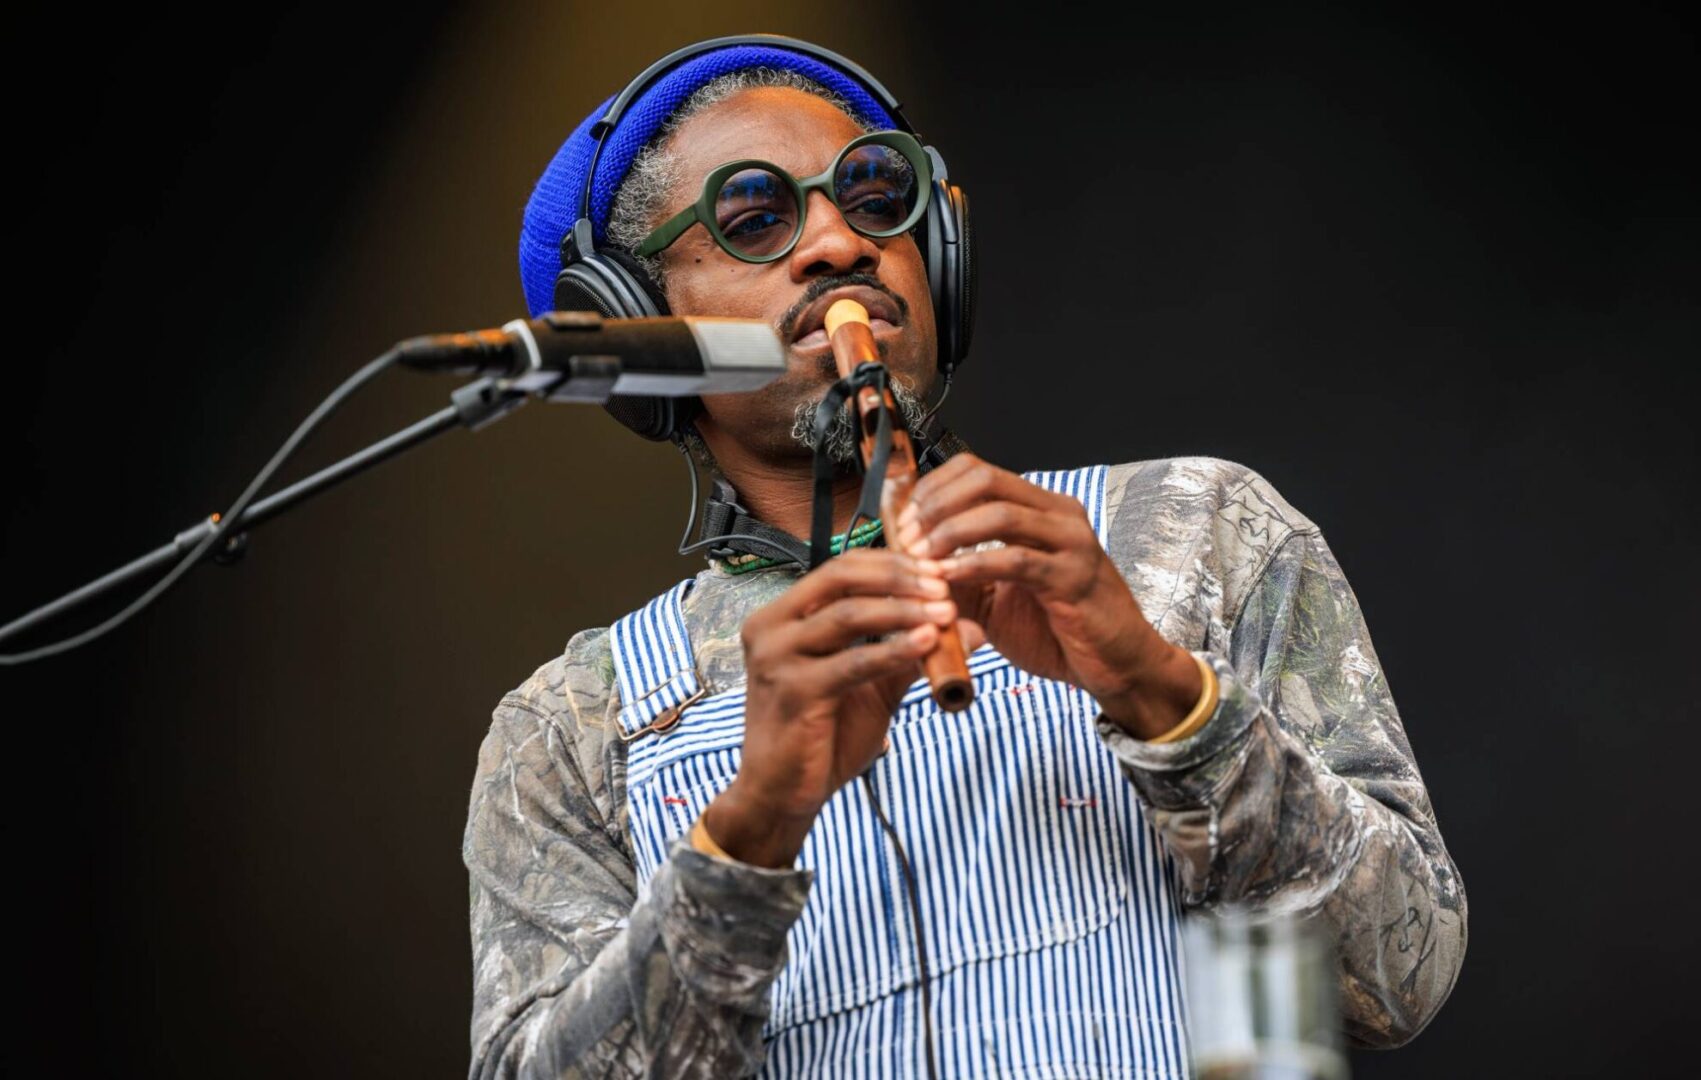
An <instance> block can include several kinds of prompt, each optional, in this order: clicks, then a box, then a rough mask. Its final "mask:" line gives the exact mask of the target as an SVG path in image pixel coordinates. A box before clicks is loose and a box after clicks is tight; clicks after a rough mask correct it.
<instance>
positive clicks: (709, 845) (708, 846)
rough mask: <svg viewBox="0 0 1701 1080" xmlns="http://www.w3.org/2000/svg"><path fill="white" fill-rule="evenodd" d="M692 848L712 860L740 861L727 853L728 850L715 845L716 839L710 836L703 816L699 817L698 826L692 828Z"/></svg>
mask: <svg viewBox="0 0 1701 1080" xmlns="http://www.w3.org/2000/svg"><path fill="white" fill-rule="evenodd" d="M691 846H692V847H693V848H695V849H696V850H698V851H701V852H702V853H703V854H705V855H708V856H710V857H712V858H716V859H725V860H726V861H727V862H737V861H738V860H737V859H735V858H733V857H732V856H731V855H728V854H727V853H726V848H723V847H721V846H720V845H719V844H717V843H715V838H714V837H712V836H710V835H709V830H708V829H707V828H706V827H704V825H703V816H702V815H701V814H699V815H697V822H696V824H694V825H692V826H691Z"/></svg>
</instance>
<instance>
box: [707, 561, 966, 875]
mask: <svg viewBox="0 0 1701 1080" xmlns="http://www.w3.org/2000/svg"><path fill="white" fill-rule="evenodd" d="M949 597H950V587H949V586H948V585H947V584H946V582H945V579H944V578H943V577H942V576H941V575H940V573H939V565H938V563H936V562H933V561H931V560H927V559H917V558H915V557H913V556H911V555H907V554H904V553H902V552H899V551H894V550H891V549H888V548H853V549H851V550H850V551H847V552H846V553H844V554H843V555H840V556H838V557H836V558H833V559H829V560H828V561H827V562H825V563H823V564H822V565H821V566H819V567H817V568H816V569H814V570H812V571H810V572H809V573H807V574H805V575H804V576H803V577H802V578H800V579H799V580H798V582H797V584H795V585H793V586H792V587H791V588H790V589H788V590H787V591H786V592H785V593H784V594H783V595H781V596H780V597H779V599H777V600H774V601H773V602H771V603H769V604H768V605H767V606H766V607H763V608H761V609H760V610H758V611H757V612H755V613H754V614H753V615H751V616H750V617H749V618H748V619H746V620H745V621H744V626H743V628H742V630H741V637H742V639H743V643H744V668H745V675H746V678H747V686H746V690H745V705H744V752H743V758H742V762H741V764H740V766H739V770H738V775H737V776H736V777H734V779H733V782H732V783H731V784H730V785H728V787H727V789H726V790H725V791H723V792H721V793H720V795H718V796H716V797H715V800H714V801H713V802H711V803H710V804H709V806H708V808H707V809H705V810H704V812H703V825H704V827H705V828H706V829H707V830H708V832H709V835H710V836H711V837H713V838H714V840H715V842H716V843H718V844H719V845H720V846H721V847H722V848H723V849H725V850H726V852H727V854H729V855H731V856H732V857H733V858H735V859H738V860H740V861H742V862H748V863H751V864H753V865H756V866H767V867H784V866H790V865H792V863H794V862H795V861H796V859H797V853H798V852H799V851H800V850H802V848H803V840H804V837H806V836H807V835H808V834H809V829H810V826H812V825H813V824H814V823H815V817H816V815H817V814H818V813H820V811H821V807H822V806H824V805H825V804H826V802H827V800H828V799H830V798H832V796H833V793H834V792H836V791H838V790H839V788H840V787H842V786H844V784H845V783H846V782H847V781H849V780H850V779H852V778H853V777H855V776H857V775H859V774H860V773H861V772H862V771H863V770H864V769H866V768H867V767H868V765H869V763H870V762H872V761H873V760H874V759H875V757H877V756H878V755H879V753H880V750H881V746H882V745H883V744H884V742H885V740H886V729H887V727H888V726H889V725H890V724H891V721H892V714H893V713H894V712H895V711H897V707H898V702H899V701H901V700H902V699H903V695H904V691H905V689H907V688H908V687H909V685H910V684H911V683H913V682H914V681H915V680H916V679H917V678H919V677H920V676H921V658H922V657H923V656H924V655H926V653H927V652H928V650H930V649H932V648H933V646H934V644H935V643H936V642H937V641H938V640H939V630H940V628H941V627H943V626H948V625H950V624H951V622H952V620H954V619H955V618H956V614H957V611H956V606H955V605H954V604H953V603H952V602H951V600H950V598H949ZM876 634H878V635H890V636H889V637H885V638H884V639H883V640H881V641H879V642H873V643H870V642H867V641H865V640H864V639H866V638H867V637H868V636H870V635H876Z"/></svg>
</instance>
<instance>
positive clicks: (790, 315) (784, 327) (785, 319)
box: [779, 271, 910, 341]
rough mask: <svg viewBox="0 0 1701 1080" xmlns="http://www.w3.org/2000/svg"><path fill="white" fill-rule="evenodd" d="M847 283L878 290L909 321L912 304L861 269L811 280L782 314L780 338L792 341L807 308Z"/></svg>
mask: <svg viewBox="0 0 1701 1080" xmlns="http://www.w3.org/2000/svg"><path fill="white" fill-rule="evenodd" d="M847 285H864V286H867V287H868V288H870V289H874V290H876V291H877V292H879V293H881V294H882V295H884V296H886V297H887V298H888V299H890V300H891V301H892V303H894V304H896V305H897V307H898V314H899V315H901V316H902V317H903V319H904V321H905V322H908V321H909V317H910V305H909V304H908V303H907V302H905V300H904V298H903V297H901V296H899V295H898V294H897V293H895V292H893V291H892V290H891V289H889V288H887V287H886V285H885V283H884V282H882V281H881V280H880V279H879V278H877V277H875V276H874V275H873V274H865V273H862V272H860V271H859V272H857V273H854V274H839V275H836V276H834V277H824V278H816V279H815V280H814V281H811V282H810V283H809V287H808V288H806V289H804V290H803V295H802V296H800V297H798V298H797V303H795V304H793V305H792V306H791V307H790V308H788V309H787V310H786V313H785V314H784V315H782V316H780V326H779V330H780V338H781V339H782V340H784V341H790V340H791V336H792V330H793V329H794V328H795V327H796V326H797V320H799V319H801V318H803V312H804V309H805V308H807V307H808V306H809V305H810V304H813V303H814V302H815V301H817V300H819V299H821V297H823V296H825V295H826V294H827V293H830V292H832V291H833V290H834V289H842V288H844V287H845V286H847Z"/></svg>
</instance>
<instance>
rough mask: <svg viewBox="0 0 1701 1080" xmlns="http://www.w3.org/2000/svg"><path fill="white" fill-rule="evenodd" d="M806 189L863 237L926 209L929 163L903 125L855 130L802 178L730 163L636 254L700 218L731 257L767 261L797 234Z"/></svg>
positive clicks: (753, 162)
mask: <svg viewBox="0 0 1701 1080" xmlns="http://www.w3.org/2000/svg"><path fill="white" fill-rule="evenodd" d="M811 191H821V192H823V193H825V194H826V196H827V198H828V199H829V200H831V201H832V203H833V205H834V206H835V207H837V208H838V211H839V213H840V214H841V215H842V216H843V217H844V219H845V224H847V225H849V226H850V227H851V228H852V229H855V230H856V231H857V232H859V233H861V234H862V235H863V236H868V237H873V238H875V239H879V238H881V237H886V236H896V235H898V234H899V233H901V232H904V231H906V230H908V229H910V228H913V227H914V226H915V224H916V222H918V221H920V220H921V215H922V214H924V213H926V212H927V200H928V198H929V197H930V196H931V194H932V191H933V167H932V163H931V162H930V161H929V160H928V157H927V153H926V151H924V150H923V149H922V147H921V143H920V142H918V141H917V140H916V138H915V136H913V135H911V134H909V133H908V132H904V131H873V132H869V133H868V134H867V135H859V136H858V137H856V138H854V139H852V140H851V141H850V142H848V143H846V144H845V148H844V149H843V150H840V151H839V152H838V154H837V155H835V156H834V158H833V163H832V164H831V165H829V166H828V167H827V171H826V172H823V173H821V174H820V175H818V176H811V177H809V178H808V179H807V180H799V179H798V178H797V177H795V176H793V175H792V174H791V173H789V172H786V171H785V170H784V169H782V168H780V167H779V166H778V165H775V164H773V163H772V162H768V161H760V160H757V159H755V158H745V159H742V160H739V161H729V162H727V163H726V164H725V165H720V166H717V167H716V168H715V169H714V171H712V172H710V173H709V175H708V176H707V177H705V178H704V180H703V194H702V195H701V196H700V197H699V198H698V199H697V201H696V202H695V203H693V204H691V205H690V206H687V207H686V208H685V209H683V210H681V211H680V212H679V213H677V214H675V215H673V217H671V218H669V219H668V220H667V221H665V222H663V223H662V224H661V225H660V226H658V227H657V228H656V230H655V231H654V232H652V233H651V234H650V235H649V236H648V237H647V238H646V239H645V240H644V242H643V243H642V244H640V245H638V252H637V253H638V254H639V255H644V256H648V255H654V254H655V253H656V252H658V251H660V250H662V249H663V248H665V247H667V246H668V245H669V244H671V243H673V242H674V241H675V240H678V239H679V238H680V237H681V236H682V235H684V233H685V230H686V229H689V228H690V227H691V226H693V225H695V224H697V223H698V222H702V223H703V227H704V228H706V229H708V230H709V235H710V236H712V237H714V238H715V243H717V244H719V245H720V246H721V247H722V249H724V250H725V251H726V253H727V254H728V255H731V256H732V257H733V258H735V259H741V260H743V261H744V262H749V263H766V262H773V261H774V260H775V259H779V258H783V257H785V255H786V253H787V252H789V251H791V249H792V248H794V247H796V246H797V241H798V238H799V237H800V236H802V235H803V220H804V216H805V214H806V213H807V209H806V208H807V207H808V205H809V193H810V192H811Z"/></svg>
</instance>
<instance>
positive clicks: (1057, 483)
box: [612, 465, 1188, 1078]
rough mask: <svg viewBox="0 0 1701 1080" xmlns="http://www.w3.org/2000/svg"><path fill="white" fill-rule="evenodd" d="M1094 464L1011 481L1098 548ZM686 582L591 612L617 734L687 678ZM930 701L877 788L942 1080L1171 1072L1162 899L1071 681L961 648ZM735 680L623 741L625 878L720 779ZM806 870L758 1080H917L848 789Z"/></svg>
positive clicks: (1173, 974)
mask: <svg viewBox="0 0 1701 1080" xmlns="http://www.w3.org/2000/svg"><path fill="white" fill-rule="evenodd" d="M1105 471H1106V470H1105V467H1104V466H1102V465H1099V466H1090V467H1088V468H1084V469H1078V470H1074V471H1071V472H1039V473H1029V474H1026V475H1027V478H1028V479H1029V480H1031V481H1033V482H1034V483H1036V484H1039V485H1041V486H1042V487H1046V488H1048V489H1050V490H1053V491H1062V492H1066V493H1067V494H1070V495H1073V496H1075V497H1076V498H1078V499H1080V500H1081V502H1082V503H1083V504H1084V505H1085V507H1086V509H1087V513H1088V516H1089V517H1090V518H1091V520H1092V523H1093V527H1094V529H1095V530H1096V531H1097V533H1098V536H1099V542H1100V543H1101V544H1103V543H1104V541H1105V522H1104V520H1103V497H1104V478H1105ZM691 584H692V579H686V580H685V581H683V582H681V583H680V584H679V585H677V586H675V587H674V588H672V589H670V590H669V591H668V592H666V593H663V594H662V595H661V596H658V597H656V598H655V599H654V600H652V601H651V602H650V603H649V604H647V605H646V606H645V607H643V608H641V609H640V610H638V611H636V612H633V613H632V614H630V615H627V616H626V617H624V618H623V619H621V620H619V621H618V622H617V623H616V624H615V625H614V626H613V628H612V636H613V646H614V663H615V671H616V674H617V676H618V678H619V685H620V692H621V699H622V701H623V702H629V703H632V704H628V705H627V706H626V707H625V709H624V710H623V711H622V713H621V715H620V723H621V726H622V728H623V730H624V732H625V733H626V734H627V735H631V734H633V733H635V732H638V731H640V730H642V729H643V728H645V727H646V726H648V725H649V724H650V722H651V721H652V720H653V719H654V718H655V717H656V716H657V714H659V713H660V712H661V711H662V710H664V709H666V708H668V707H670V706H672V705H676V704H678V703H679V702H682V701H688V700H689V699H690V698H691V697H692V696H693V695H695V694H696V693H698V691H699V685H698V682H697V674H696V671H695V664H694V662H693V659H692V649H691V644H690V640H689V638H688V636H687V634H686V630H685V622H684V619H683V617H682V615H681V609H680V603H681V601H682V600H683V599H684V597H685V594H686V592H687V591H688V590H689V589H690V587H691ZM969 671H970V673H971V675H972V676H973V678H974V684H975V701H974V704H973V705H972V706H971V707H970V708H969V709H967V710H965V711H964V712H961V713H956V714H951V713H943V712H941V711H940V710H939V709H938V708H937V706H935V705H934V704H933V701H932V698H931V697H930V695H929V693H928V687H927V683H926V681H925V680H918V681H917V682H916V683H915V684H914V685H912V686H911V687H910V688H909V690H908V692H907V693H906V694H905V696H904V699H903V702H902V704H901V705H900V706H899V708H898V711H897V713H896V714H895V715H894V717H893V720H892V727H891V748H890V750H889V751H888V752H887V753H885V754H884V755H882V756H881V757H880V758H879V759H878V760H877V761H876V762H875V764H874V766H873V779H874V785H875V788H876V790H877V791H878V793H879V798H880V801H881V803H882V805H883V806H884V807H885V810H886V813H887V815H888V816H889V817H890V818H891V821H892V824H893V826H894V828H895V829H896V831H897V833H898V835H899V836H900V837H901V838H902V840H903V845H904V849H905V850H906V851H907V852H908V854H909V857H910V859H911V860H912V864H913V865H914V867H915V871H916V878H917V882H918V888H919V891H920V907H921V918H922V920H923V926H922V931H923V937H924V938H925V941H926V946H927V949H928V957H927V959H928V970H929V974H930V984H931V987H932V999H933V1033H934V1044H935V1048H936V1054H937V1056H938V1059H939V1063H940V1066H941V1074H942V1075H945V1076H973V1077H980V1076H994V1075H996V1076H1022V1077H1108V1076H1117V1077H1123V1076H1127V1077H1141V1078H1148V1077H1183V1076H1186V1075H1187V1071H1188V1070H1187V1065H1186V1057H1187V1043H1186V1033H1185V1029H1184V1022H1183V1005H1182V1002H1181V1000H1180V985H1181V983H1180V958H1179V956H1178V942H1177V925H1178V920H1179V906H1178V903H1177V899H1176V890H1175V887H1174V877H1173V871H1172V868H1171V866H1170V864H1169V860H1168V858H1167V856H1166V854H1165V853H1164V850H1163V848H1162V847H1161V846H1160V843H1159V839H1158V836H1157V834H1156V833H1155V832H1154V830H1153V829H1152V827H1151V826H1150V825H1149V824H1148V823H1147V821H1146V818H1145V816H1144V814H1143V813H1142V811H1141V808H1140V805H1139V803H1138V801H1137V799H1136V798H1135V794H1134V788H1133V785H1132V784H1131V783H1130V782H1129V781H1128V779H1127V778H1126V777H1124V776H1123V775H1122V774H1121V773H1120V772H1119V771H1118V766H1117V763H1116V760H1115V758H1114V757H1113V756H1112V755H1111V752H1110V750H1109V749H1108V748H1107V747H1106V746H1105V745H1104V743H1103V741H1102V740H1101V739H1100V738H1099V736H1098V733H1097V732H1096V731H1095V730H1094V726H1093V725H1094V720H1095V717H1096V716H1097V713H1098V708H1097V706H1096V704H1095V703H1094V701H1093V699H1092V698H1091V697H1090V696H1088V695H1087V693H1086V692H1085V691H1083V690H1079V689H1077V688H1075V687H1072V686H1069V685H1068V684H1065V683H1060V682H1056V681H1053V680H1050V679H1041V678H1036V677H1034V676H1031V675H1029V674H1027V673H1026V672H1024V671H1021V670H1020V669H1018V668H1016V667H1013V666H1012V665H1011V664H1010V662H1009V661H1007V660H1005V659H1004V657H1003V656H1001V655H1000V654H999V653H998V652H997V651H996V650H995V649H993V648H992V647H991V645H983V646H982V647H981V648H979V649H977V650H976V651H975V652H974V654H973V655H972V656H971V657H970V658H969ZM743 739H744V689H743V687H742V686H740V687H738V688H736V689H733V690H728V691H725V692H724V693H719V694H713V695H708V696H705V697H702V698H700V699H699V700H697V701H695V702H694V703H692V704H690V705H689V706H688V707H687V708H686V709H685V710H684V712H683V714H682V716H681V718H680V720H679V722H678V723H677V724H676V725H675V726H673V727H671V728H669V729H668V730H666V731H665V732H662V733H659V734H655V733H652V734H646V735H644V736H642V737H640V738H638V739H636V740H635V741H633V742H632V743H631V744H629V746H628V758H627V775H626V783H627V799H628V803H629V807H630V811H631V823H632V840H633V848H634V850H635V851H636V852H637V861H638V877H639V881H640V886H641V887H643V888H647V887H648V882H649V880H650V878H651V876H652V875H653V874H654V873H655V871H656V869H657V867H658V866H659V865H660V863H661V861H662V860H663V859H664V858H665V857H666V850H667V844H668V842H669V841H670V840H671V839H672V838H674V837H676V836H681V835H683V834H685V833H686V832H687V831H688V830H689V829H690V827H691V824H692V822H693V821H695V820H696V818H697V815H698V814H699V813H701V812H702V810H703V808H704V807H705V806H706V805H707V804H708V803H709V801H710V800H711V799H712V798H714V796H715V795H716V794H717V793H718V792H720V791H721V790H722V789H723V788H725V787H726V785H727V784H728V783H730V782H731V780H732V778H733V775H734V774H735V773H736V772H737V771H738V761H739V749H740V746H741V745H742V743H743ZM798 865H799V866H801V867H809V868H812V869H813V870H814V871H815V882H814V886H813V888H812V889H811V891H810V895H809V901H808V904H807V906H806V907H805V908H804V911H803V914H802V916H801V917H800V918H799V919H798V921H797V923H796V924H795V925H794V926H793V927H792V929H791V931H790V934H789V936H788V938H787V943H788V946H789V949H790V958H789V961H788V962H787V964H786V967H785V969H784V970H783V971H782V972H781V973H780V976H779V978H778V979H777V980H776V981H775V983H774V988H773V998H772V1007H771V1012H770V1015H769V1020H768V1024H767V1027H766V1029H765V1031H764V1037H765V1039H766V1041H767V1045H768V1065H767V1070H766V1072H765V1073H764V1075H771V1076H833V1077H841V1076H846V1077H848V1076H878V1077H888V1076H892V1077H898V1076H904V1077H908V1076H925V1075H926V1068H925V1065H924V1064H923V1054H924V1050H923V1040H922V1030H921V1015H920V1011H921V1008H922V996H921V994H920V992H919V986H918V981H917V968H916V962H915V933H916V928H915V926H914V925H913V922H912V919H911V915H910V907H909V905H908V903H907V901H906V898H905V895H904V882H903V877H902V872H901V870H900V869H899V864H898V857H897V854H896V852H895V851H894V849H893V847H892V845H891V844H890V843H889V842H888V840H887V838H886V837H885V835H884V833H883V832H882V830H881V828H880V826H879V822H878V821H877V819H876V818H875V815H874V811H873V808H872V806H871V805H870V804H869V801H868V797H867V793H866V792H865V791H864V790H863V787H862V784H861V783H860V782H855V783H851V784H847V785H845V787H844V788H843V789H842V790H840V791H839V792H838V794H837V795H835V796H834V797H833V799H832V800H831V801H830V802H828V803H827V805H826V807H825V808H824V809H823V810H822V812H821V816H820V818H819V819H818V820H817V821H816V823H815V827H814V829H813V830H812V831H811V832H810V834H809V839H808V841H807V842H806V843H805V845H804V848H803V852H802V854H801V856H800V857H799V859H798Z"/></svg>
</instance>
